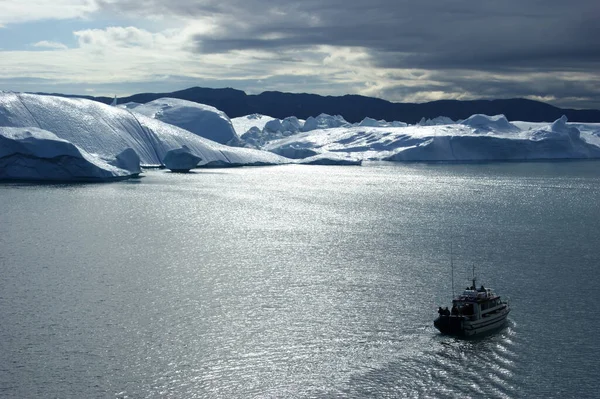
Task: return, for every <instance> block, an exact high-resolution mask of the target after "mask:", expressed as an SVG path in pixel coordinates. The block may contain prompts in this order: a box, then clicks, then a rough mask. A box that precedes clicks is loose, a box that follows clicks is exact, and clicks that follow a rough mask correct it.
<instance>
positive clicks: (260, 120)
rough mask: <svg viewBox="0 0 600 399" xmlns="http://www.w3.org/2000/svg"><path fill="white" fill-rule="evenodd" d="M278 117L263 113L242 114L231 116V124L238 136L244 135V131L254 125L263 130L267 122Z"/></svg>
mask: <svg viewBox="0 0 600 399" xmlns="http://www.w3.org/2000/svg"><path fill="white" fill-rule="evenodd" d="M273 119H276V118H273V117H272V116H268V115H262V114H252V115H246V116H240V117H237V118H231V124H232V125H233V128H234V129H235V131H236V133H237V134H238V136H240V137H242V136H243V135H244V133H246V132H248V131H250V129H252V128H253V127H255V128H257V129H258V130H260V131H262V130H263V129H264V127H265V125H266V124H267V122H269V121H271V120H273Z"/></svg>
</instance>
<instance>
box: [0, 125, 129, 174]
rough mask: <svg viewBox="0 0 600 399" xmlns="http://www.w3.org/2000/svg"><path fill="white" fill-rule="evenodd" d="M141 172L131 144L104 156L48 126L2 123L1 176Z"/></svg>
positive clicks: (0, 135)
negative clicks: (54, 131) (50, 129)
mask: <svg viewBox="0 0 600 399" xmlns="http://www.w3.org/2000/svg"><path fill="white" fill-rule="evenodd" d="M140 172H141V170H140V159H139V157H138V156H137V154H136V153H135V151H133V150H132V149H131V148H127V149H125V150H124V151H122V152H121V153H119V154H116V156H115V157H114V158H113V159H102V158H100V157H99V156H96V155H92V154H89V153H88V152H87V151H85V150H82V149H81V148H78V147H77V146H75V145H74V144H72V143H70V142H68V141H67V140H63V139H61V138H59V137H57V136H56V135H55V134H54V133H52V132H49V131H47V130H43V129H40V128H36V127H30V128H20V127H4V126H0V180H5V179H18V180H55V181H72V180H77V181H104V180H112V179H115V178H124V177H130V176H135V175H137V174H139V173H140Z"/></svg>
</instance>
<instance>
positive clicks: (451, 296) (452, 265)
mask: <svg viewBox="0 0 600 399" xmlns="http://www.w3.org/2000/svg"><path fill="white" fill-rule="evenodd" d="M450 269H451V271H452V295H450V300H451V301H452V300H454V262H453V260H452V241H450Z"/></svg>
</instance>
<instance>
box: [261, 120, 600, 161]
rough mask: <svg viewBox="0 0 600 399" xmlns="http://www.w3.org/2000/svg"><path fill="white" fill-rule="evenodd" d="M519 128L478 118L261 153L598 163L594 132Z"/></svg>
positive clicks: (316, 136)
mask: <svg viewBox="0 0 600 399" xmlns="http://www.w3.org/2000/svg"><path fill="white" fill-rule="evenodd" d="M440 122H441V120H440ZM367 124H373V123H367ZM520 126H525V125H522V123H517V124H512V123H510V122H508V121H507V120H506V118H505V117H504V116H502V115H498V116H486V115H474V116H472V117H471V118H468V119H466V120H465V121H463V122H462V123H453V124H444V125H438V124H435V123H434V124H431V125H429V124H427V125H426V126H420V125H416V126H406V127H378V126H373V127H369V126H352V127H338V128H328V129H317V130H312V131H309V132H304V133H299V134H296V135H293V136H290V137H286V138H282V139H279V140H274V141H269V142H267V143H266V144H265V145H264V146H263V148H264V149H266V150H268V151H272V152H274V153H277V154H280V155H284V156H286V157H289V158H296V159H301V158H305V157H314V156H315V155H318V154H330V153H337V154H344V155H346V156H348V157H351V158H353V159H356V160H387V161H399V162H401V161H457V162H462V161H465V162H469V161H503V160H532V159H582V158H600V147H599V146H598V145H600V137H599V136H597V135H595V133H596V131H593V130H592V128H588V129H587V130H585V131H584V133H582V131H580V130H579V129H578V128H577V127H576V126H574V125H571V124H567V121H566V118H564V117H563V118H561V119H559V120H557V121H556V122H554V123H552V124H536V125H535V126H533V125H527V129H524V128H523V127H520ZM578 126H579V125H578Z"/></svg>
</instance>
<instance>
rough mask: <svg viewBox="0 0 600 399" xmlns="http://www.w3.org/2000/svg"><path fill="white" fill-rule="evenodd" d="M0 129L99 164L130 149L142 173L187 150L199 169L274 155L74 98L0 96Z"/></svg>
mask: <svg viewBox="0 0 600 399" xmlns="http://www.w3.org/2000/svg"><path fill="white" fill-rule="evenodd" d="M0 126H4V127H18V128H26V129H29V128H38V129H42V130H46V131H48V132H51V133H52V134H54V135H56V136H57V137H58V138H60V139H62V140H65V141H68V142H70V143H72V144H73V145H75V146H76V147H77V148H79V149H82V150H84V151H86V152H87V153H89V154H94V155H96V156H98V157H100V158H102V159H115V158H116V157H117V155H119V154H121V153H123V151H125V150H127V149H128V148H130V149H132V150H133V151H134V152H135V153H136V154H137V156H138V157H139V159H140V164H141V165H142V166H145V167H157V166H161V165H162V164H163V160H164V157H165V155H166V154H167V152H168V151H170V150H172V149H178V148H181V147H182V146H184V145H185V146H187V147H188V148H189V151H190V153H191V154H193V155H195V156H197V157H200V158H202V162H201V165H200V166H204V165H216V164H221V165H224V166H243V165H275V164H283V163H290V162H291V160H289V159H286V158H283V157H281V156H278V155H276V154H274V153H271V152H267V151H260V150H253V149H247V148H237V147H229V146H226V145H223V144H219V143H216V142H214V141H211V140H209V139H206V138H203V137H200V136H198V135H196V134H193V133H191V132H189V131H187V130H184V129H182V128H179V127H177V126H174V125H171V124H167V123H164V122H161V121H160V120H158V119H153V118H150V117H147V116H144V115H142V114H139V113H134V112H132V111H130V110H128V109H123V108H119V106H116V107H111V106H109V105H106V104H102V103H99V102H95V101H91V100H87V99H77V98H64V97H55V96H49V95H36V94H25V93H13V92H0Z"/></svg>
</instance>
